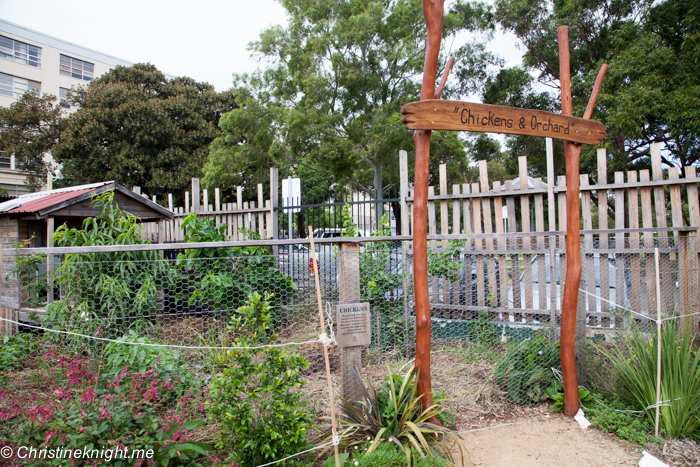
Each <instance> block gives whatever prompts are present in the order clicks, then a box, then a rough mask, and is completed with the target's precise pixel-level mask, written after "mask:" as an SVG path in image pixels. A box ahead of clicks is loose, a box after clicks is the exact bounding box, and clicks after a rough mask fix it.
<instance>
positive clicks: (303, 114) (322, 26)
mask: <svg viewBox="0 0 700 467" xmlns="http://www.w3.org/2000/svg"><path fill="white" fill-rule="evenodd" d="M282 5H283V6H284V8H285V9H286V10H287V12H288V19H289V21H288V23H287V25H286V26H285V27H280V26H274V27H271V28H269V29H267V30H265V31H263V32H262V33H261V34H260V38H259V40H258V41H256V42H255V43H253V44H252V45H251V48H252V51H253V52H254V53H255V54H256V55H257V56H259V57H260V58H261V59H262V60H264V61H265V62H266V65H267V67H266V68H265V69H264V70H262V71H261V72H258V73H255V74H253V75H252V76H248V75H243V76H237V77H236V79H237V82H236V84H237V85H238V86H240V87H241V88H242V89H243V91H241V92H240V94H239V95H238V96H239V97H238V98H237V102H239V105H240V108H239V109H237V110H235V111H234V112H232V114H233V115H231V117H228V116H227V117H224V118H222V122H225V123H222V129H224V135H222V136H221V137H220V138H219V139H217V141H215V142H214V144H212V151H211V153H210V160H209V164H208V165H207V167H206V169H205V170H206V172H207V177H209V176H210V174H212V175H211V177H214V176H216V177H222V178H223V175H222V174H226V176H228V177H230V179H231V180H237V179H239V178H237V177H239V176H242V177H248V176H254V175H255V174H256V173H259V172H258V171H259V169H257V168H256V167H255V166H256V165H258V166H259V167H269V166H270V165H272V164H273V161H274V163H275V164H276V165H278V166H287V165H289V164H290V163H291V164H294V165H297V166H298V165H306V166H308V167H313V168H315V169H317V170H319V172H321V173H323V174H325V175H326V176H328V175H330V177H329V178H332V179H333V181H334V182H336V183H338V184H339V185H342V186H351V187H352V188H354V189H361V190H363V191H365V192H370V191H371V192H372V193H376V192H380V193H381V192H383V191H384V190H383V188H384V186H386V185H388V184H390V183H398V181H399V173H398V172H399V170H398V158H397V157H396V151H397V150H398V149H405V150H407V151H409V152H410V153H412V152H413V150H414V147H413V142H412V140H411V133H410V132H407V131H405V129H404V127H403V124H402V123H401V116H400V108H401V106H402V105H403V104H405V103H406V102H408V101H412V100H417V99H418V97H419V94H420V81H419V80H418V79H415V78H416V77H418V76H419V75H420V73H422V70H423V61H424V50H425V20H424V18H423V13H422V9H421V3H420V2H419V1H418V0H400V1H394V2H385V1H378V0H363V1H350V0H343V1H340V2H302V3H300V2H295V1H291V0H284V1H282ZM473 16H474V15H472V14H470V13H468V12H466V11H463V12H457V11H448V12H447V14H446V15H445V20H444V28H443V35H444V37H445V40H446V41H447V42H448V43H449V42H451V41H452V40H453V39H454V38H455V36H457V35H458V34H459V33H460V32H463V31H464V30H468V29H471V28H473V27H474V26H475V25H474V22H473ZM451 53H452V54H453V55H454V56H455V58H456V65H455V71H453V74H458V75H459V78H458V80H459V81H460V82H462V83H467V82H473V81H474V78H475V77H476V76H477V75H479V74H481V72H482V69H483V68H482V67H483V66H485V64H490V63H494V62H496V60H495V59H494V57H493V56H492V54H490V53H488V52H487V51H486V50H485V48H484V47H483V46H482V45H481V44H479V43H477V42H476V41H468V44H467V45H465V46H464V47H461V48H459V49H457V50H452V51H451ZM446 58H447V57H445V56H444V57H441V65H442V66H444V60H445V59H446ZM450 89H452V86H450V85H449V84H448V89H447V90H446V93H449V92H450ZM224 124H225V125H227V127H226V128H223V126H224ZM431 154H432V155H434V157H432V158H431V161H432V162H433V165H432V166H431V169H432V171H433V173H437V164H439V162H440V161H442V162H445V163H448V164H449V165H450V168H451V169H454V168H456V167H458V166H459V165H460V163H462V162H464V157H465V152H464V146H463V144H462V143H461V141H460V140H459V139H458V137H457V135H456V134H455V133H454V132H444V133H436V134H434V135H433V140H432V142H431ZM409 165H411V164H410V163H409ZM455 171H456V170H455ZM449 172H450V173H449V174H450V176H451V177H452V176H453V170H450V171H449ZM241 173H242V174H243V175H238V174H241ZM456 175H457V176H458V174H456ZM304 182H305V180H304V181H302V183H304Z"/></svg>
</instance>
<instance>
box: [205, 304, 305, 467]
mask: <svg viewBox="0 0 700 467" xmlns="http://www.w3.org/2000/svg"><path fill="white" fill-rule="evenodd" d="M269 298H270V297H269V295H267V294H265V296H264V297H263V296H261V295H260V294H258V293H253V294H251V295H250V296H249V297H248V302H247V303H246V304H245V305H244V306H242V307H240V308H238V310H237V311H236V313H235V314H234V315H233V316H232V317H231V320H230V325H229V328H230V330H231V331H232V332H234V333H235V334H236V336H237V337H236V340H235V345H238V346H241V347H255V346H265V345H268V344H270V343H272V342H273V341H274V340H275V339H276V338H277V335H276V334H275V333H274V332H273V330H272V315H271V310H270V303H269ZM231 353H232V360H231V366H230V367H228V368H225V369H224V370H223V372H220V373H218V374H216V375H215V376H214V378H213V381H212V384H211V393H210V402H209V403H208V404H207V409H208V412H209V416H210V417H212V418H213V419H214V420H216V421H218V422H219V423H220V424H221V430H220V434H219V436H218V443H217V445H218V446H219V447H221V448H225V449H229V450H230V451H231V452H232V454H231V457H232V460H233V461H234V462H235V463H237V464H242V465H258V464H261V463H266V462H270V461H273V460H278V459H282V458H284V457H287V456H289V455H290V454H294V453H297V452H299V451H302V450H303V449H305V448H306V447H307V442H306V434H307V431H308V430H309V429H310V428H311V427H312V426H313V422H312V420H313V416H312V414H310V413H307V412H306V411H305V407H304V404H303V402H302V399H301V393H300V391H299V387H300V386H301V385H302V384H304V381H303V380H302V377H301V371H302V370H305V369H306V368H308V366H309V364H308V362H307V361H306V360H304V359H303V358H302V357H300V356H298V355H295V354H288V353H287V352H286V351H285V350H284V349H282V348H280V347H263V348H260V349H241V350H232V351H231Z"/></svg>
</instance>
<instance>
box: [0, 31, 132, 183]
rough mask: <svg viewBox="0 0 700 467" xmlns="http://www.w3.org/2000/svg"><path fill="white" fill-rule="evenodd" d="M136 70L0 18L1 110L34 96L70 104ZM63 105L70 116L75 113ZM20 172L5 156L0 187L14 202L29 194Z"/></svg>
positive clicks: (1, 157)
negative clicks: (104, 79) (103, 80)
mask: <svg viewBox="0 0 700 467" xmlns="http://www.w3.org/2000/svg"><path fill="white" fill-rule="evenodd" d="M132 64H133V63H131V62H128V61H126V60H122V59H121V58H117V57H113V56H111V55H108V54H104V53H102V52H98V51H96V50H92V49H89V48H87V47H83V46H81V45H77V44H73V43H72V42H68V41H65V40H63V39H58V38H56V37H53V36H49V35H48V34H44V33H42V32H39V31H34V30H32V29H29V28H25V27H24V26H20V25H18V24H15V23H11V22H9V21H6V20H4V19H1V18H0V106H3V107H9V106H10V105H12V103H13V102H15V101H16V100H17V99H18V98H19V97H20V96H21V95H22V94H23V93H24V92H26V91H29V90H37V91H39V92H41V93H42V94H53V95H54V96H56V97H57V98H59V99H65V97H66V95H67V93H68V90H69V89H71V88H73V87H76V86H83V85H86V84H87V83H89V82H90V81H92V80H93V79H95V78H97V77H99V76H100V75H102V74H104V73H106V72H108V71H109V70H111V69H112V68H114V67H115V66H117V65H123V66H131V65H132ZM61 102H62V104H61V105H62V106H63V107H64V108H65V109H66V112H72V111H75V109H71V108H70V105H69V104H68V103H67V102H65V101H63V100H62V101H61ZM20 169H21V168H18V167H17V166H16V165H15V162H14V157H12V156H11V155H5V154H0V187H2V188H5V189H7V191H8V193H9V194H10V195H11V196H16V195H21V194H25V193H27V192H28V190H27V187H26V185H25V184H24V175H23V174H22V171H21V170H20Z"/></svg>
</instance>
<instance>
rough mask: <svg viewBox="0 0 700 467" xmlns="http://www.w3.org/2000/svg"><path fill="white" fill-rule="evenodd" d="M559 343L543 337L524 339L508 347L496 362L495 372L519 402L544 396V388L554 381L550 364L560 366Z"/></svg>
mask: <svg viewBox="0 0 700 467" xmlns="http://www.w3.org/2000/svg"><path fill="white" fill-rule="evenodd" d="M560 366H561V363H560V360H559V343H558V342H556V343H554V344H549V343H548V342H547V339H546V338H544V337H536V338H534V339H530V338H528V339H525V340H524V341H522V342H520V343H519V344H518V345H516V346H515V347H511V348H510V349H508V351H507V352H506V354H505V355H504V356H503V357H501V359H500V360H499V361H498V363H497V364H496V368H495V370H494V376H495V377H496V382H497V383H498V385H499V386H501V388H503V389H506V390H507V391H508V395H509V396H510V397H511V399H513V400H514V401H515V402H517V403H518V404H522V405H527V404H531V403H533V402H541V401H544V400H547V398H548V394H547V388H548V387H549V386H550V385H551V384H552V383H553V382H554V381H555V377H554V373H553V372H552V368H560Z"/></svg>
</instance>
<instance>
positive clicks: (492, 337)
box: [469, 310, 501, 347]
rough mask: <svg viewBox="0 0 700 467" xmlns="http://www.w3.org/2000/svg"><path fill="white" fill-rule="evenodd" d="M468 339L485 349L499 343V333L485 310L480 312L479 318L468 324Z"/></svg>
mask: <svg viewBox="0 0 700 467" xmlns="http://www.w3.org/2000/svg"><path fill="white" fill-rule="evenodd" d="M469 337H470V339H471V340H473V341H474V342H476V343H477V344H480V345H483V346H487V347H492V346H494V345H498V344H499V343H500V342H501V333H500V332H499V331H498V327H497V326H496V325H494V324H493V323H492V318H491V316H490V315H489V312H488V311H486V310H481V311H480V312H479V316H478V317H477V318H476V319H473V320H471V321H470V322H469Z"/></svg>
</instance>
